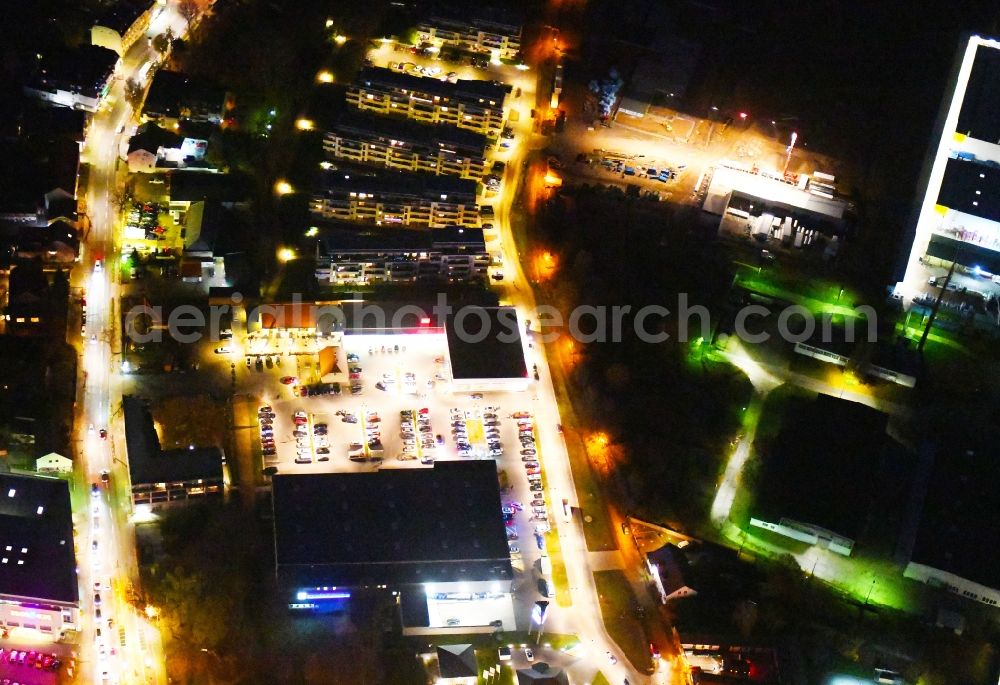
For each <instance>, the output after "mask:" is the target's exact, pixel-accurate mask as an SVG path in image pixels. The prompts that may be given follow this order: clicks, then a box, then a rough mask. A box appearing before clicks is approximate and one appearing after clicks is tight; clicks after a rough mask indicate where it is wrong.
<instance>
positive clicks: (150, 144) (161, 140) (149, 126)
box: [128, 122, 184, 155]
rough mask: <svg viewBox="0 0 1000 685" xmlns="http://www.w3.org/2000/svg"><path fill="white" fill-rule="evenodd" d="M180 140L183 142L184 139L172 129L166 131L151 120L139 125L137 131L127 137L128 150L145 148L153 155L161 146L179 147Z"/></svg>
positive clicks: (133, 150)
mask: <svg viewBox="0 0 1000 685" xmlns="http://www.w3.org/2000/svg"><path fill="white" fill-rule="evenodd" d="M182 142H184V139H183V138H182V137H181V136H179V135H177V134H176V133H174V132H173V131H168V130H167V129H165V128H162V127H161V126H157V125H156V124H154V123H152V122H147V123H145V124H143V125H142V126H140V127H139V130H138V132H137V133H136V134H135V135H134V136H132V137H131V138H129V141H128V151H129V152H135V151H136V150H145V151H146V152H152V153H153V154H154V155H155V154H156V151H157V150H159V149H160V148H161V147H163V148H168V149H169V148H179V147H180V146H181V143H182Z"/></svg>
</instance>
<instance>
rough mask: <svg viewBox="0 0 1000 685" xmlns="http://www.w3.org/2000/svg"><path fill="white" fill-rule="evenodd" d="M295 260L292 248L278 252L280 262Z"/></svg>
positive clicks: (284, 248)
mask: <svg viewBox="0 0 1000 685" xmlns="http://www.w3.org/2000/svg"><path fill="white" fill-rule="evenodd" d="M293 259H295V250H293V249H292V248H290V247H283V248H281V249H280V250H278V261H279V262H282V263H284V262H290V261H292V260H293Z"/></svg>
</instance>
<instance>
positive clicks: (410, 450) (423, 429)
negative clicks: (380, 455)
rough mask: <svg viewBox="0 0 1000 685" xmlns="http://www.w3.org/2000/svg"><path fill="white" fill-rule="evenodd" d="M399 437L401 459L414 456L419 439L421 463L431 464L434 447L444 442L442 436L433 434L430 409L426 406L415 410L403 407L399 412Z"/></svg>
mask: <svg viewBox="0 0 1000 685" xmlns="http://www.w3.org/2000/svg"><path fill="white" fill-rule="evenodd" d="M399 437H400V438H402V440H403V454H402V457H401V458H402V459H415V458H416V456H417V454H416V452H417V441H418V440H419V442H420V451H421V456H420V463H422V464H433V463H434V452H435V449H436V448H437V446H438V445H443V444H444V437H442V436H441V435H438V436H437V437H436V438H435V436H434V429H433V428H432V427H431V417H430V410H429V409H428V408H427V407H423V408H422V409H420V410H419V411H416V412H415V411H413V410H412V409H403V410H402V411H400V412H399Z"/></svg>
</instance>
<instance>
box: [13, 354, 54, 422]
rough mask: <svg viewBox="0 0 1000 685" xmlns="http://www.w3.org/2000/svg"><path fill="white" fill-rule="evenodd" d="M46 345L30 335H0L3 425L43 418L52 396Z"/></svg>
mask: <svg viewBox="0 0 1000 685" xmlns="http://www.w3.org/2000/svg"><path fill="white" fill-rule="evenodd" d="M46 354H47V351H46V349H45V347H44V346H42V345H39V344H38V342H37V341H35V340H32V339H30V338H20V337H17V336H13V335H0V378H3V379H4V383H3V385H0V426H2V425H11V424H13V422H14V420H15V419H17V417H24V418H28V419H43V418H45V417H46V413H45V412H46V409H47V407H48V406H49V403H50V401H51V397H50V395H49V393H48V392H47V391H46V387H45V378H46V375H47V372H48V366H47V364H46V361H45V357H46Z"/></svg>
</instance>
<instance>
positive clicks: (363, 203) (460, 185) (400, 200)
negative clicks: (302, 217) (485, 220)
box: [309, 170, 481, 228]
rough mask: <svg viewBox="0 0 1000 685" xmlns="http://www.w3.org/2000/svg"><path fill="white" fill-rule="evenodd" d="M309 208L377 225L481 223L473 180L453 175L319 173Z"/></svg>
mask: <svg viewBox="0 0 1000 685" xmlns="http://www.w3.org/2000/svg"><path fill="white" fill-rule="evenodd" d="M309 209H310V210H311V211H312V213H313V214H314V215H316V216H318V217H321V218H323V219H336V220H341V221H360V222H370V223H374V224H377V225H379V226H381V225H393V224H403V225H409V226H427V227H430V228H436V227H440V226H464V227H467V228H478V227H479V226H480V223H481V217H480V214H479V207H478V206H477V205H476V182H475V181H470V180H467V179H463V178H456V177H454V176H431V175H429V174H402V173H394V174H380V175H377V176H359V175H357V174H348V173H344V172H343V171H340V170H338V171H330V172H327V173H325V174H324V175H323V177H322V179H321V180H320V183H319V188H318V190H317V191H316V193H315V194H314V195H313V197H312V201H311V202H310V205H309Z"/></svg>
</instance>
